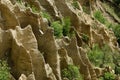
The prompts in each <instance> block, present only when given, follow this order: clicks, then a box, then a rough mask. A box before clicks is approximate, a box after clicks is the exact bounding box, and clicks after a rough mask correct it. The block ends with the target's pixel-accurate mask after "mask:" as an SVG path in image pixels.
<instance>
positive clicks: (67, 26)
mask: <svg viewBox="0 0 120 80" xmlns="http://www.w3.org/2000/svg"><path fill="white" fill-rule="evenodd" d="M70 25H71V22H70V18H68V17H66V18H63V19H62V26H63V35H64V36H68V35H69V32H70Z"/></svg>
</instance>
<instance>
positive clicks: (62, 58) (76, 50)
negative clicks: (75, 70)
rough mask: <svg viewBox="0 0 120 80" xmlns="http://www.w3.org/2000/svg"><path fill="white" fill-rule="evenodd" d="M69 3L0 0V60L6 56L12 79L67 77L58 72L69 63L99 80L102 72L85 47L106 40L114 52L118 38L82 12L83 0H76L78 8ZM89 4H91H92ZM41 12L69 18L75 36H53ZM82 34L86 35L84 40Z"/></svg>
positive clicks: (90, 78) (59, 0)
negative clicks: (96, 66)
mask: <svg viewBox="0 0 120 80" xmlns="http://www.w3.org/2000/svg"><path fill="white" fill-rule="evenodd" d="M19 1H20V2H19ZM90 1H92V0H90ZM72 2H73V0H0V59H3V58H4V59H7V62H8V65H9V67H10V68H11V70H10V74H11V76H12V77H11V80H68V79H67V78H64V79H63V77H62V74H61V72H62V70H63V69H64V68H66V67H67V66H68V65H75V66H78V67H79V72H80V74H82V76H83V79H84V80H98V76H101V75H102V74H103V73H102V74H101V72H100V69H94V67H95V66H94V65H93V64H92V63H91V62H90V60H89V58H88V56H87V49H86V48H85V47H84V46H85V45H88V46H89V48H92V47H93V45H94V44H98V45H99V46H100V47H101V46H103V45H104V44H106V43H107V44H108V45H109V46H110V48H111V50H112V51H113V52H114V51H115V50H116V49H117V50H118V51H119V48H118V43H117V39H116V37H115V36H114V33H113V32H112V31H111V30H109V29H107V28H105V25H103V24H101V23H100V22H98V21H96V20H95V19H93V17H92V16H91V15H88V14H86V13H84V12H83V9H82V5H84V4H85V3H87V2H85V0H77V2H78V4H79V5H78V7H79V8H78V9H74V7H73V5H72ZM88 2H89V1H88ZM90 3H91V4H90V5H91V7H92V4H94V3H93V2H90ZM28 5H29V7H28ZM93 7H94V6H93ZM34 10H35V11H34ZM42 11H45V12H48V13H49V14H50V16H51V17H52V20H51V21H55V20H59V21H61V19H62V18H63V17H69V18H70V20H71V30H72V29H73V31H74V32H75V36H74V37H72V38H68V37H66V36H65V37H64V36H63V37H62V38H60V39H58V38H56V37H55V36H54V30H53V28H51V27H50V26H51V23H50V21H49V20H47V19H46V18H44V17H43V16H42V15H41V14H40V13H41V12H42ZM49 23H50V24H49ZM94 25H95V26H96V27H97V29H96V28H94ZM83 35H87V37H88V40H87V41H84V40H83V39H82V36H83Z"/></svg>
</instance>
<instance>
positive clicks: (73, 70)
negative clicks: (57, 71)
mask: <svg viewBox="0 0 120 80" xmlns="http://www.w3.org/2000/svg"><path fill="white" fill-rule="evenodd" d="M62 77H63V78H68V79H69V80H83V79H82V78H81V76H80V73H79V68H78V67H76V66H74V65H68V67H67V68H65V69H63V70H62Z"/></svg>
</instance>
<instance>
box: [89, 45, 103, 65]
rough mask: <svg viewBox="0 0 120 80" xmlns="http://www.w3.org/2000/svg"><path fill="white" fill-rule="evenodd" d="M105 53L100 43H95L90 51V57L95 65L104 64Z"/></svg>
mask: <svg viewBox="0 0 120 80" xmlns="http://www.w3.org/2000/svg"><path fill="white" fill-rule="evenodd" d="M103 55H104V54H103V52H102V50H101V49H100V48H99V46H98V45H94V46H93V48H92V50H90V51H89V52H88V57H89V59H90V61H91V62H92V63H93V64H94V65H95V66H100V64H102V62H103V61H102V59H103Z"/></svg>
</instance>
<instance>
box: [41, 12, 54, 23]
mask: <svg viewBox="0 0 120 80" xmlns="http://www.w3.org/2000/svg"><path fill="white" fill-rule="evenodd" d="M41 16H42V17H43V18H46V19H47V20H49V21H51V19H52V18H51V16H50V14H48V13H47V12H45V11H43V12H41Z"/></svg>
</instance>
